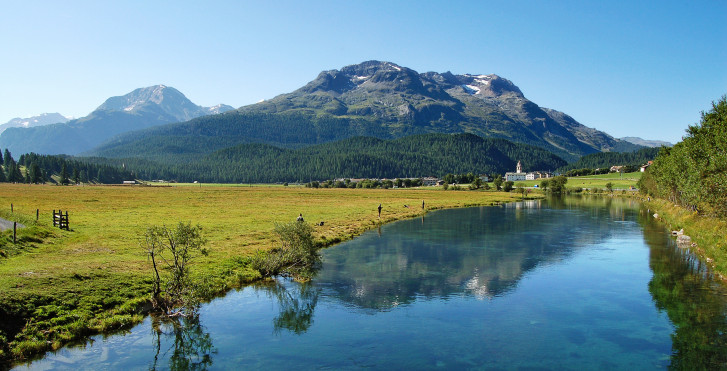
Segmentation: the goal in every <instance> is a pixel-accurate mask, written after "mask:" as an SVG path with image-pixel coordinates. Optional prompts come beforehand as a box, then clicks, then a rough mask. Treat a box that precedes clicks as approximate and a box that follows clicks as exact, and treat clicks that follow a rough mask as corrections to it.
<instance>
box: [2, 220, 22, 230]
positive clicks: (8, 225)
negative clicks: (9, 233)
mask: <svg viewBox="0 0 727 371" xmlns="http://www.w3.org/2000/svg"><path fill="white" fill-rule="evenodd" d="M23 227H25V226H24V225H22V224H20V223H18V228H23ZM7 229H13V222H11V221H9V220H5V219H3V218H0V232H2V231H4V230H7Z"/></svg>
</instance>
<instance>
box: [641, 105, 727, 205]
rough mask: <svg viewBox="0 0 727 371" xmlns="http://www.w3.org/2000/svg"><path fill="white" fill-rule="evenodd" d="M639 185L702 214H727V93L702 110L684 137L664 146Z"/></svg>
mask: <svg viewBox="0 0 727 371" xmlns="http://www.w3.org/2000/svg"><path fill="white" fill-rule="evenodd" d="M639 188H640V189H641V190H642V192H645V193H647V194H649V195H651V196H656V197H661V198H664V199H668V200H670V201H672V202H674V203H677V204H679V205H682V206H684V207H687V208H689V209H691V210H694V211H699V212H700V213H705V214H710V215H716V216H720V217H724V216H727V96H722V98H721V99H720V100H719V102H717V103H712V109H711V110H710V111H709V112H707V113H704V112H702V120H701V122H700V123H699V124H697V125H694V126H689V129H687V135H686V136H685V137H684V140H682V141H681V142H679V143H677V144H676V145H675V146H674V147H672V148H662V150H661V152H660V153H659V156H658V157H657V158H656V160H654V164H653V165H652V166H651V167H650V168H649V170H648V171H647V173H646V174H645V175H644V176H643V177H642V178H641V180H640V181H639Z"/></svg>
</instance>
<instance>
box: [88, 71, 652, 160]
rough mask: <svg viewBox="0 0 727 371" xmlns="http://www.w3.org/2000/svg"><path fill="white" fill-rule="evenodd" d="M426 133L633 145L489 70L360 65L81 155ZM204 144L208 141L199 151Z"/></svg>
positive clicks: (567, 149) (565, 149) (570, 145)
mask: <svg viewBox="0 0 727 371" xmlns="http://www.w3.org/2000/svg"><path fill="white" fill-rule="evenodd" d="M426 133H450V134H451V133H471V134H475V135H478V136H480V137H484V138H503V139H508V140H510V141H514V142H518V143H525V144H530V145H535V146H539V147H542V148H544V149H547V150H548V151H551V152H553V153H556V154H558V155H559V156H561V157H562V158H564V159H566V160H569V161H575V160H576V159H577V158H579V157H580V156H583V155H586V154H589V153H596V152H602V151H631V150H635V149H638V148H640V147H639V146H637V145H634V144H631V143H628V142H625V141H621V140H618V139H615V138H613V137H611V136H610V135H608V134H606V133H603V132H600V131H598V130H596V129H593V128H588V127H586V126H584V125H582V124H580V123H578V122H577V121H576V120H575V119H573V118H572V117H570V116H568V115H566V114H564V113H562V112H558V111H555V110H551V109H547V108H541V107H539V106H538V105H537V104H535V103H533V102H531V101H529V100H528V99H526V98H525V96H524V95H523V93H522V92H521V91H520V89H519V88H518V87H517V86H515V84H513V83H512V82H511V81H509V80H507V79H504V78H502V77H500V76H497V75H454V74H452V73H449V72H445V73H436V72H427V73H418V72H416V71H414V70H411V69H409V68H406V67H400V66H397V65H396V64H393V63H389V62H379V61H369V62H364V63H361V64H358V65H352V66H347V67H344V68H342V69H341V70H340V71H339V70H331V71H324V72H321V73H320V74H319V76H318V77H317V78H316V79H314V80H313V81H311V82H309V83H308V84H306V85H305V86H303V87H301V88H300V89H298V90H296V91H294V92H291V93H288V94H283V95H280V96H277V97H275V98H273V99H270V100H268V101H263V102H260V103H257V104H253V105H249V106H245V107H241V108H239V109H238V110H237V111H234V112H228V113H226V114H223V115H215V116H208V117H204V118H199V119H195V120H192V121H190V122H187V123H182V124H177V125H173V126H168V127H164V128H155V129H152V130H146V131H144V132H141V133H132V134H129V135H124V136H121V137H118V138H115V139H114V141H112V142H109V143H107V144H105V145H104V146H102V147H100V148H98V149H96V150H94V151H92V152H91V153H92V154H94V155H101V156H113V157H128V156H136V157H148V155H147V154H148V153H158V152H160V149H159V147H160V146H161V147H168V146H171V147H173V149H174V150H177V151H181V152H182V153H190V152H199V151H201V152H211V151H212V150H214V149H221V148H222V147H223V146H230V145H234V144H241V143H251V142H258V143H267V144H272V145H275V146H280V147H284V148H300V147H304V146H310V145H314V144H321V143H326V142H330V141H335V140H341V139H345V138H350V137H353V136H373V137H376V138H380V139H395V138H401V137H405V136H410V135H415V134H426ZM200 141H201V142H200ZM171 143H173V144H171ZM187 145H191V146H192V148H187ZM205 145H210V146H212V147H211V148H209V149H207V150H204V149H202V147H203V146H205Z"/></svg>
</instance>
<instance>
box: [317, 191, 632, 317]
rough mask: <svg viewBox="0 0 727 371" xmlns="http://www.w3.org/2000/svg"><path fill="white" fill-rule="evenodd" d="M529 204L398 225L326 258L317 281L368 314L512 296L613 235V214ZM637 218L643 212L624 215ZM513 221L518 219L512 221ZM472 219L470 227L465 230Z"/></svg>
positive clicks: (448, 214)
mask: <svg viewBox="0 0 727 371" xmlns="http://www.w3.org/2000/svg"><path fill="white" fill-rule="evenodd" d="M544 202H545V201H526V202H520V203H514V204H506V205H504V206H502V207H501V208H502V209H503V210H504V211H503V212H493V211H494V210H493V208H492V207H481V208H468V209H458V210H442V211H437V212H435V213H431V214H430V215H428V216H427V217H426V218H424V219H423V222H422V223H416V222H407V223H394V224H391V225H386V226H384V227H383V228H382V229H381V231H380V233H377V234H372V233H368V234H365V235H363V236H361V237H359V238H358V239H357V240H356V241H355V242H353V241H352V243H347V244H343V245H341V246H336V247H334V248H331V249H328V250H326V251H325V253H324V263H323V269H322V270H321V272H320V273H319V274H318V276H317V277H316V278H315V280H314V282H315V284H316V285H319V286H321V287H323V288H325V292H326V295H327V296H330V297H335V298H337V299H339V300H341V301H344V302H346V303H349V304H353V305H355V306H357V307H360V308H366V309H376V310H387V309H390V308H393V307H396V306H398V305H405V304H407V303H410V302H412V301H414V300H415V299H416V298H417V297H425V298H432V297H439V298H447V297H449V296H452V295H473V296H475V297H477V298H479V299H485V298H492V297H495V296H500V295H504V294H506V293H507V292H509V291H510V290H512V289H514V288H515V287H517V284H518V281H519V280H520V278H521V277H522V276H523V275H524V274H526V273H527V272H528V271H530V270H532V269H534V268H535V267H537V266H539V265H542V264H549V263H551V262H557V261H561V260H564V259H568V257H569V256H570V255H571V254H573V252H575V251H578V250H580V249H582V248H584V247H588V246H591V245H594V244H598V243H599V242H601V241H603V240H605V239H607V238H608V237H609V236H610V235H611V234H612V233H614V232H613V228H612V227H613V220H612V218H611V217H610V216H611V215H610V213H611V211H609V209H604V208H603V207H602V205H598V207H594V208H583V206H582V205H579V206H577V207H578V209H579V212H576V213H573V211H572V210H569V209H572V208H573V207H576V206H575V205H573V204H571V203H568V202H566V201H554V202H551V204H550V205H549V207H547V208H543V207H542V206H544V204H543V203H544ZM617 210H618V211H617V212H618V213H627V212H628V213H630V214H635V213H637V211H638V208H637V207H636V206H635V205H633V206H632V207H630V208H629V209H627V208H623V207H621V208H618V209H617ZM503 213H504V214H505V215H507V214H512V217H505V216H503ZM463 219H467V221H468V222H467V223H463Z"/></svg>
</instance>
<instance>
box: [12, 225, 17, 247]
mask: <svg viewBox="0 0 727 371" xmlns="http://www.w3.org/2000/svg"><path fill="white" fill-rule="evenodd" d="M17 233H18V222H13V244H15V243H16V242H17V241H18V240H17V238H16V235H17Z"/></svg>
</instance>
